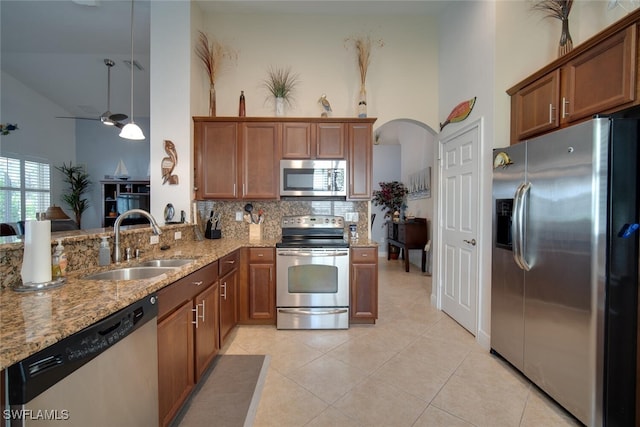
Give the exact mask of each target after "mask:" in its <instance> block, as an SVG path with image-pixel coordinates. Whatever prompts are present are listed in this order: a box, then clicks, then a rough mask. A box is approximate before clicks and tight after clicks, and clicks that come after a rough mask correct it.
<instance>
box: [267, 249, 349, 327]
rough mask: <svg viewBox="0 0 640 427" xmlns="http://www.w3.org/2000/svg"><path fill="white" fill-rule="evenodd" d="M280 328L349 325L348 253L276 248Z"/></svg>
mask: <svg viewBox="0 0 640 427" xmlns="http://www.w3.org/2000/svg"><path fill="white" fill-rule="evenodd" d="M277 255H278V257H277V261H276V269H277V272H276V273H277V274H276V277H277V285H276V288H277V294H276V305H277V308H278V319H277V326H278V329H343V328H348V326H349V250H348V249H347V248H342V249H321V248H313V249H311V248H309V249H307V248H296V249H283V248H282V249H277Z"/></svg>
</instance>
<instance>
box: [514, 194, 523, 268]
mask: <svg viewBox="0 0 640 427" xmlns="http://www.w3.org/2000/svg"><path fill="white" fill-rule="evenodd" d="M524 184H525V183H524V182H522V183H520V185H518V188H516V192H515V194H514V195H513V216H512V218H511V236H512V254H513V262H515V263H516V265H517V266H518V268H520V269H521V270H522V269H523V267H522V263H521V262H520V252H519V251H520V244H519V242H520V226H519V220H520V219H519V215H518V212H519V210H520V204H521V193H522V187H523V186H524Z"/></svg>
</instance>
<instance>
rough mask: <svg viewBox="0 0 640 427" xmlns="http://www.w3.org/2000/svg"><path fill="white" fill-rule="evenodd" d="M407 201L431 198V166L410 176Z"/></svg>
mask: <svg viewBox="0 0 640 427" xmlns="http://www.w3.org/2000/svg"><path fill="white" fill-rule="evenodd" d="M408 179H409V184H408V185H407V190H408V191H409V192H408V193H407V199H408V200H416V199H428V198H429V197H431V166H429V167H427V168H424V169H421V170H419V171H417V172H414V173H410V174H409V177H408Z"/></svg>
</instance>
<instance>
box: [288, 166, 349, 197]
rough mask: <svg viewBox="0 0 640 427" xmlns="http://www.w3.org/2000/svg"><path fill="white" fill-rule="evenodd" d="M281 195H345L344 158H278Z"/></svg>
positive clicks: (345, 167)
mask: <svg viewBox="0 0 640 427" xmlns="http://www.w3.org/2000/svg"><path fill="white" fill-rule="evenodd" d="M280 195H281V196H315V197H318V196H346V195H347V162H346V160H280Z"/></svg>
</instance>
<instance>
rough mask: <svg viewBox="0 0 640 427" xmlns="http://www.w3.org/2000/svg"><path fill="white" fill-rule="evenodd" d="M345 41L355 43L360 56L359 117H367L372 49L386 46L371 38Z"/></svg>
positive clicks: (360, 37) (354, 38)
mask: <svg viewBox="0 0 640 427" xmlns="http://www.w3.org/2000/svg"><path fill="white" fill-rule="evenodd" d="M345 41H347V42H353V45H354V47H355V49H356V53H357V55H358V69H359V71H360V94H359V96H358V117H367V89H366V86H365V85H366V82H367V71H368V70H369V65H370V64H371V49H372V47H373V46H374V44H375V45H377V46H378V47H382V46H384V43H383V42H382V40H375V41H374V40H372V39H371V36H356V37H350V38H347V39H346V40H345Z"/></svg>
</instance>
